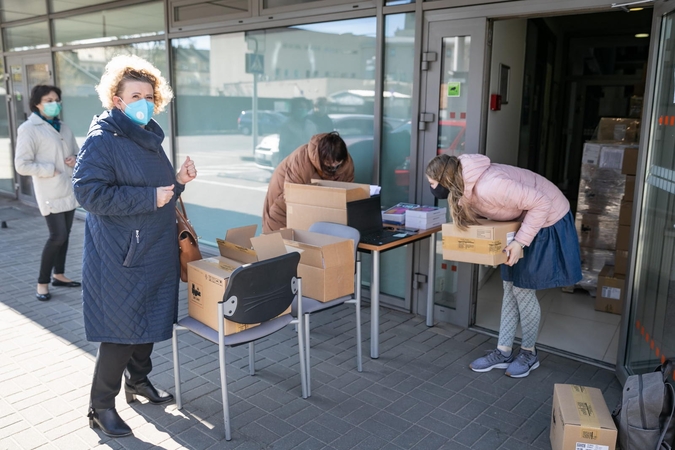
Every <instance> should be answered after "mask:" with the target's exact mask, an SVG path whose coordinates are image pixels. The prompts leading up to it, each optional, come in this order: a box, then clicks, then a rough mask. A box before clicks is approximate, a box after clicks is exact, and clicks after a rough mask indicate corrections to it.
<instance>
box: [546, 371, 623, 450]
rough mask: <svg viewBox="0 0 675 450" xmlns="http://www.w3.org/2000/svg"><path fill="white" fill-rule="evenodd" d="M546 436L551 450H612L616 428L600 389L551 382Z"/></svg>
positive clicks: (614, 444) (614, 445) (614, 443)
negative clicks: (548, 429) (549, 418)
mask: <svg viewBox="0 0 675 450" xmlns="http://www.w3.org/2000/svg"><path fill="white" fill-rule="evenodd" d="M550 437H551V448H552V450H579V449H590V450H614V449H615V447H616V438H617V430H616V426H615V425H614V421H613V420H612V416H611V414H610V413H609V409H608V408H607V403H606V402H605V399H604V397H603V396H602V391H600V389H597V388H591V387H584V386H577V385H572V384H557V383H556V384H554V385H553V408H552V413H551V433H550ZM584 444H585V445H584Z"/></svg>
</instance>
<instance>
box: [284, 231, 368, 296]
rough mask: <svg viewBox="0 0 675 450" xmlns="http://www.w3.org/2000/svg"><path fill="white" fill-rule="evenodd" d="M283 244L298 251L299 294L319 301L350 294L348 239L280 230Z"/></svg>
mask: <svg viewBox="0 0 675 450" xmlns="http://www.w3.org/2000/svg"><path fill="white" fill-rule="evenodd" d="M279 233H280V234H281V235H282V236H283V238H284V242H285V243H286V245H288V246H291V247H295V248H298V249H300V250H302V254H301V256H300V264H299V265H298V275H299V276H300V277H302V295H303V296H305V297H310V298H313V299H315V300H319V301H320V302H328V301H331V300H335V299H336V298H340V297H344V296H345V295H351V294H353V293H354V268H355V261H354V244H353V242H352V240H351V239H344V238H340V237H337V236H330V235H326V234H320V233H312V232H311V231H305V230H295V229H289V228H286V229H283V230H280V231H279Z"/></svg>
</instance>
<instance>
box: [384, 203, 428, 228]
mask: <svg viewBox="0 0 675 450" xmlns="http://www.w3.org/2000/svg"><path fill="white" fill-rule="evenodd" d="M419 206H420V205H417V204H415V203H397V204H395V205H394V206H392V207H391V208H389V209H387V210H386V211H382V222H384V223H390V224H393V225H403V224H405V218H406V211H407V210H409V209H413V208H418V207H419Z"/></svg>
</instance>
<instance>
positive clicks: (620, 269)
mask: <svg viewBox="0 0 675 450" xmlns="http://www.w3.org/2000/svg"><path fill="white" fill-rule="evenodd" d="M614 273H615V274H617V275H623V276H624V277H625V276H626V273H628V250H617V251H616V255H614Z"/></svg>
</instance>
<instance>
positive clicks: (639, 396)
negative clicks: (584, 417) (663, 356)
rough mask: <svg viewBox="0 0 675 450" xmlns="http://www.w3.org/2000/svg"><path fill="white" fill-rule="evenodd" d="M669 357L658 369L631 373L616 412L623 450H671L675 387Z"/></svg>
mask: <svg viewBox="0 0 675 450" xmlns="http://www.w3.org/2000/svg"><path fill="white" fill-rule="evenodd" d="M674 367H675V362H674V361H672V360H668V361H666V362H665V364H663V365H661V366H659V367H658V368H657V369H656V370H655V371H654V372H652V373H646V374H641V375H631V376H629V377H628V379H627V380H626V384H625V385H624V387H623V394H622V398H621V402H620V403H619V404H618V405H617V407H616V409H615V410H614V412H613V413H612V416H613V417H614V422H615V423H616V427H617V429H618V431H619V442H618V445H619V448H620V449H621V450H670V449H671V448H673V445H674V444H675V443H674V440H675V419H674V418H673V413H674V412H675V389H674V388H673V368H674Z"/></svg>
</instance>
